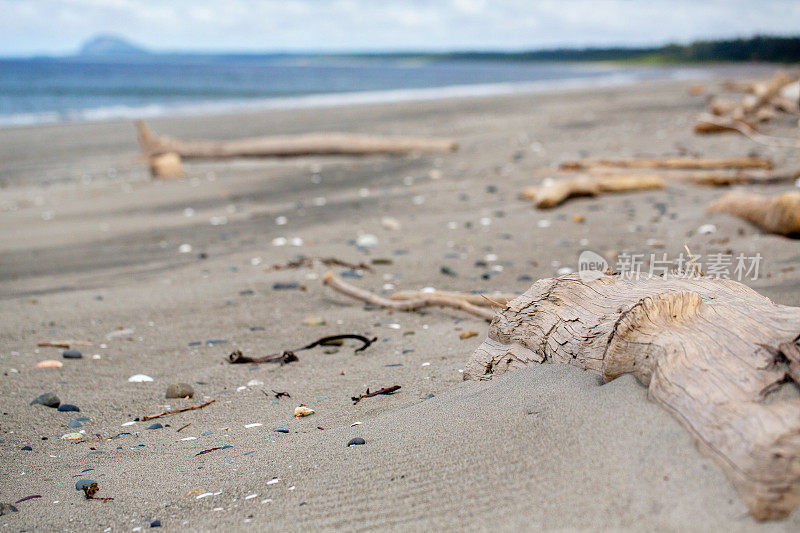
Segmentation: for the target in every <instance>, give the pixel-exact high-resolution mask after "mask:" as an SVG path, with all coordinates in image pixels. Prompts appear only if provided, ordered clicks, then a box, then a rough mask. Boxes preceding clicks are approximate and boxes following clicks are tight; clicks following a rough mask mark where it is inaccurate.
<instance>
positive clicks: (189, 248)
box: [178, 244, 192, 254]
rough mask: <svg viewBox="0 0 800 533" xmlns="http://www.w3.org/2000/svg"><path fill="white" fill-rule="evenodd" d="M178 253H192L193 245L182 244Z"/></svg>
mask: <svg viewBox="0 0 800 533" xmlns="http://www.w3.org/2000/svg"><path fill="white" fill-rule="evenodd" d="M178 253H180V254H189V253H192V245H191V244H181V245H180V246H179V247H178Z"/></svg>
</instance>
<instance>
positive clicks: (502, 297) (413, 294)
mask: <svg viewBox="0 0 800 533" xmlns="http://www.w3.org/2000/svg"><path fill="white" fill-rule="evenodd" d="M431 296H432V297H436V298H448V299H453V300H464V301H465V302H467V303H470V304H472V305H477V306H478V307H503V306H504V305H506V304H507V303H508V302H509V301H510V300H513V299H514V298H516V297H517V296H519V295H517V294H481V293H478V294H472V293H469V292H452V291H433V292H425V291H397V292H396V293H394V294H392V296H391V299H392V300H418V299H420V298H428V297H431Z"/></svg>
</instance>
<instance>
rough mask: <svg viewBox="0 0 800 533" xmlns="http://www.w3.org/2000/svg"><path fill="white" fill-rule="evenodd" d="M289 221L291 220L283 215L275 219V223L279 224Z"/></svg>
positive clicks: (282, 224)
mask: <svg viewBox="0 0 800 533" xmlns="http://www.w3.org/2000/svg"><path fill="white" fill-rule="evenodd" d="M287 222H289V219H288V218H286V217H283V216H281V217H278V218H276V219H275V224H277V225H278V226H285V225H286V223H287Z"/></svg>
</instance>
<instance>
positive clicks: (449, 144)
mask: <svg viewBox="0 0 800 533" xmlns="http://www.w3.org/2000/svg"><path fill="white" fill-rule="evenodd" d="M136 128H137V129H138V131H139V144H140V145H141V147H142V150H143V151H144V152H145V153H146V154H148V155H155V154H163V153H168V152H174V153H176V154H178V155H180V156H181V157H184V158H201V159H217V158H226V157H292V156H302V155H368V154H389V155H399V154H406V153H411V152H451V151H454V150H455V149H456V148H457V147H458V143H456V142H455V141H453V140H450V139H426V138H417V137H375V136H369V135H355V134H348V133H313V134H306V135H282V136H275V137H258V138H251V139H236V140H231V141H185V140H180V139H173V138H170V137H164V136H160V135H156V133H155V132H153V130H151V129H150V127H149V126H147V124H145V123H144V122H143V121H141V120H140V121H138V122H136Z"/></svg>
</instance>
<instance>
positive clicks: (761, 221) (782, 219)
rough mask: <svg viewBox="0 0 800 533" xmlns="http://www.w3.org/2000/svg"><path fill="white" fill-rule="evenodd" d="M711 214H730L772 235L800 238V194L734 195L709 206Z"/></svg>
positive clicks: (737, 193) (733, 193)
mask: <svg viewBox="0 0 800 533" xmlns="http://www.w3.org/2000/svg"><path fill="white" fill-rule="evenodd" d="M707 211H708V212H709V213H727V214H729V215H734V216H737V217H739V218H742V219H744V220H747V221H748V222H750V223H751V224H754V225H756V226H758V227H759V228H761V229H763V230H764V231H766V232H768V233H775V234H777V235H785V236H787V237H800V192H795V191H792V192H787V193H783V194H779V195H777V196H761V195H760V194H750V193H741V192H731V193H728V194H726V195H725V196H723V197H722V198H720V199H718V200H716V201H715V202H713V203H712V204H711V205H709V206H708V209H707Z"/></svg>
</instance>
